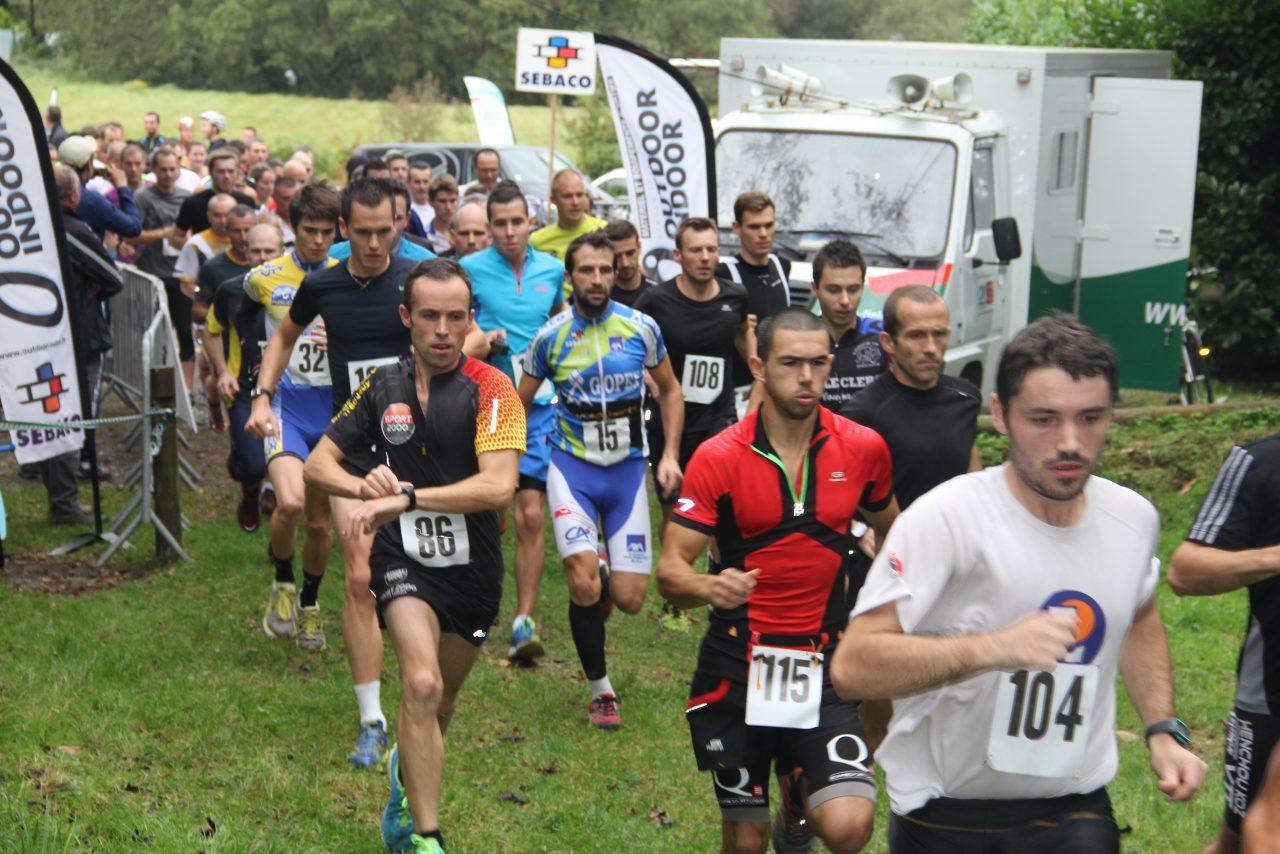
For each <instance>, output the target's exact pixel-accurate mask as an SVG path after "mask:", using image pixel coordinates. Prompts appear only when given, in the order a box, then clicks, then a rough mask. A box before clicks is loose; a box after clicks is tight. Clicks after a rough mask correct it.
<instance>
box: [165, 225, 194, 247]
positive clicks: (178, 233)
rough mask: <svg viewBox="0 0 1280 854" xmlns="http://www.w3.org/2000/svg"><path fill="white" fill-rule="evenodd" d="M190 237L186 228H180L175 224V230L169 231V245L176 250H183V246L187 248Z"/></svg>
mask: <svg viewBox="0 0 1280 854" xmlns="http://www.w3.org/2000/svg"><path fill="white" fill-rule="evenodd" d="M188 236H189V235H188V234H187V230H186V229H184V228H178V225H177V223H174V226H173V228H171V229H169V243H170V244H171V245H172V246H173V248H174V249H181V248H182V247H183V246H186V245H187V237H188Z"/></svg>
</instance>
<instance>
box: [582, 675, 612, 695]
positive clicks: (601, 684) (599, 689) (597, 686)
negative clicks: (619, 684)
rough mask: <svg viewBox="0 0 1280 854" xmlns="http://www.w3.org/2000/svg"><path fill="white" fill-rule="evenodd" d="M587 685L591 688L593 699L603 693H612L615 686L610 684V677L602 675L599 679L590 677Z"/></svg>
mask: <svg viewBox="0 0 1280 854" xmlns="http://www.w3.org/2000/svg"><path fill="white" fill-rule="evenodd" d="M587 685H588V686H589V687H590V688H591V699H593V700H594V699H595V698H596V697H599V696H600V695H601V694H612V693H613V686H612V685H610V684H609V677H608V676H607V675H606V676H601V677H600V678H599V679H588V680H587Z"/></svg>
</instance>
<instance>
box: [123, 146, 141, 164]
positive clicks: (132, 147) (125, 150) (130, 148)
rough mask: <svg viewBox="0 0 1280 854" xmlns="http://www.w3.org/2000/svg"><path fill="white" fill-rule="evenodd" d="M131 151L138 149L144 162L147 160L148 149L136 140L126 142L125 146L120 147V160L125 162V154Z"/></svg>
mask: <svg viewBox="0 0 1280 854" xmlns="http://www.w3.org/2000/svg"><path fill="white" fill-rule="evenodd" d="M130 151H136V152H138V153H139V154H141V155H142V162H143V163H146V162H147V150H146V149H145V148H143V147H142V146H141V145H139V144H138V143H136V142H126V143H125V144H124V148H122V149H120V162H121V163H123V162H124V156H125V155H126V154H128V153H129V152H130Z"/></svg>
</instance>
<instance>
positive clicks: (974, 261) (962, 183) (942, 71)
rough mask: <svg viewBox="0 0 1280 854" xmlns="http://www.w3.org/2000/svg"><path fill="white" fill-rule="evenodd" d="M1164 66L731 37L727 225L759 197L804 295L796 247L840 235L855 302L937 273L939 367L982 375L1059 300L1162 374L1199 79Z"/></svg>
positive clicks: (1191, 186) (723, 80)
mask: <svg viewBox="0 0 1280 854" xmlns="http://www.w3.org/2000/svg"><path fill="white" fill-rule="evenodd" d="M1170 70H1171V55H1170V54H1169V53H1167V52H1159V51H1129V50H1092V49H1068V48H1046V47H1002V46H985V45H959V44H929V43H909V42H859V41H816V40H789V39H737V38H733V39H723V40H722V41H721V47H720V71H719V101H720V112H719V120H718V123H717V130H716V196H717V211H718V217H719V219H720V224H721V226H723V227H725V228H728V226H729V224H730V223H731V222H732V219H733V200H734V198H735V197H736V196H737V194H738V193H740V192H743V191H745V190H763V191H764V192H767V193H768V194H769V195H770V196H771V197H772V198H773V200H774V202H775V204H776V205H777V215H778V228H779V238H778V239H779V244H782V245H785V246H789V247H790V248H791V249H792V250H794V251H795V252H794V256H793V257H796V258H797V259H799V262H798V263H795V264H794V266H793V279H794V280H795V282H794V284H795V285H796V286H797V290H798V291H799V292H800V293H801V294H802V296H803V297H804V298H805V299H807V296H808V295H807V294H805V293H804V289H805V286H806V285H807V283H808V282H809V280H810V279H811V271H810V267H809V265H808V264H807V263H805V261H807V259H809V258H812V254H813V252H815V251H816V250H817V249H818V248H819V247H821V246H822V245H823V244H824V243H826V242H827V241H828V240H830V239H833V238H835V237H841V236H847V237H849V238H850V239H851V240H853V241H854V243H856V244H857V245H858V246H859V248H861V249H862V250H863V251H864V253H865V254H866V255H867V257H868V262H869V264H870V269H869V270H868V281H867V288H866V290H865V292H864V296H863V302H862V306H861V308H860V311H861V312H863V313H868V314H871V315H872V316H875V315H877V314H878V313H879V311H880V309H881V308H882V306H883V304H884V299H885V298H886V297H887V295H888V294H889V293H891V292H892V290H893V289H894V288H895V287H899V286H901V285H905V284H924V285H930V286H933V287H935V288H937V289H938V290H939V291H940V292H942V293H943V295H944V297H945V299H946V301H947V304H948V306H949V307H950V311H951V321H952V327H953V330H954V331H953V334H952V341H951V347H950V349H949V350H948V352H947V371H948V373H952V374H955V375H959V376H964V377H966V378H967V379H970V380H971V381H973V382H974V383H975V384H976V385H978V386H979V387H980V388H982V389H983V391H984V392H989V391H990V390H991V389H992V386H993V383H994V374H995V366H996V364H997V361H998V359H999V355H1000V351H1001V349H1002V348H1003V346H1004V344H1005V342H1006V341H1008V339H1009V338H1010V337H1011V336H1012V335H1013V334H1014V333H1015V332H1017V331H1018V330H1019V329H1021V328H1022V327H1023V326H1025V325H1026V324H1027V323H1028V322H1029V321H1031V320H1034V319H1035V318H1036V317H1039V316H1041V315H1043V314H1046V313H1049V312H1053V311H1067V312H1072V313H1075V314H1078V315H1079V317H1080V318H1081V319H1082V320H1083V321H1084V322H1086V323H1088V324H1089V325H1090V326H1092V327H1093V328H1094V329H1096V330H1097V331H1098V332H1099V333H1101V334H1102V335H1104V336H1105V337H1106V338H1107V339H1108V340H1109V341H1110V342H1111V344H1112V346H1113V347H1114V348H1115V350H1116V353H1117V356H1118V359H1119V364H1120V379H1121V383H1122V384H1123V385H1125V386H1128V387H1135V388H1149V389H1161V390H1169V391H1176V390H1177V388H1178V379H1179V375H1180V366H1181V348H1182V329H1181V325H1182V322H1183V320H1184V319H1185V317H1186V307H1185V303H1186V272H1187V262H1188V253H1189V249H1190V242H1191V214H1192V203H1193V200H1194V195H1195V177H1196V149H1197V145H1198V143H1199V128H1200V99H1201V84H1200V83H1199V82H1196V81H1173V80H1170V79H1168V78H1169V76H1170ZM1015 226H1016V227H1015ZM1018 237H1020V245H1021V249H1020V250H1019V249H1018V248H1016V245H1017V244H1018V242H1019V241H1018V239H1017V238H1018ZM725 251H728V248H727V247H726V249H725ZM782 251H784V252H785V251H786V250H785V249H783V250H782Z"/></svg>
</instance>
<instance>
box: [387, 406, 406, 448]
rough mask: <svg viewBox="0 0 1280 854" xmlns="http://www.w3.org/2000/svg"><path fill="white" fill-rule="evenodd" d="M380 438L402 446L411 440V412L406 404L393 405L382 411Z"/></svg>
mask: <svg viewBox="0 0 1280 854" xmlns="http://www.w3.org/2000/svg"><path fill="white" fill-rule="evenodd" d="M382 438H384V439H386V440H387V441H388V442H390V443H391V444H392V445H403V444H404V443H405V442H407V441H409V440H410V439H412V438H413V410H412V409H410V408H409V404H407V403H393V404H391V405H390V406H388V407H387V408H386V409H384V410H383V411H382Z"/></svg>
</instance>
